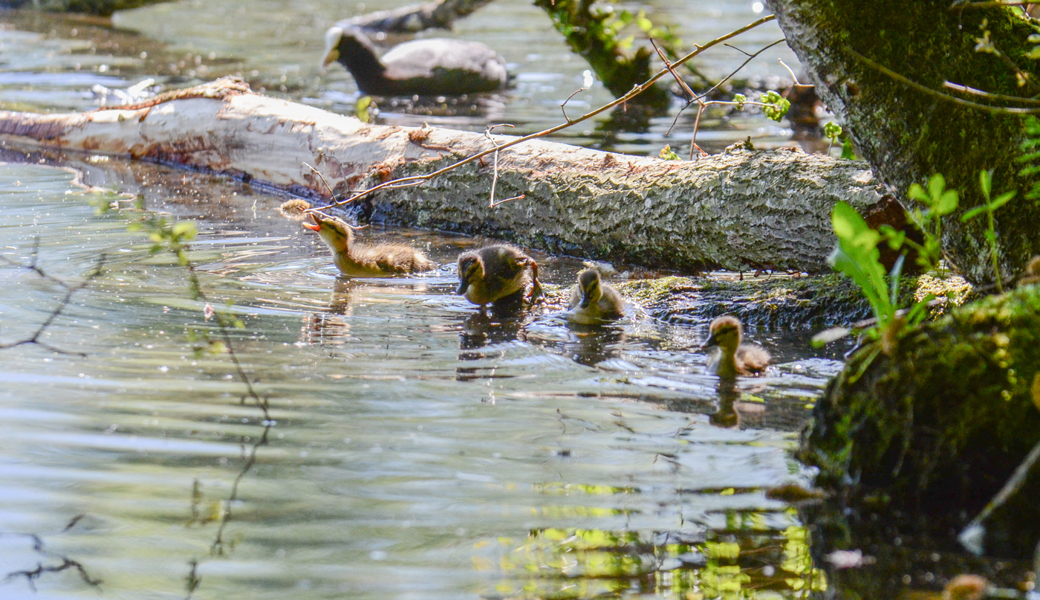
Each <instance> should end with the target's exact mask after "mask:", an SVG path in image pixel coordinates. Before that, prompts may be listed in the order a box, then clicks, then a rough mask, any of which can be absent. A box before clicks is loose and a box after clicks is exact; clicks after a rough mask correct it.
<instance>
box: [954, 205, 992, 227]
mask: <svg viewBox="0 0 1040 600" xmlns="http://www.w3.org/2000/svg"><path fill="white" fill-rule="evenodd" d="M988 210H989V205H988V204H983V205H982V206H976V207H975V208H973V209H971V210H969V211H968V212H966V213H964V214H963V215H961V222H962V223H967V222H968V221H970V220H972V219H974V218H975V217H977V216H979V215H981V214H982V213H984V212H987V211H988Z"/></svg>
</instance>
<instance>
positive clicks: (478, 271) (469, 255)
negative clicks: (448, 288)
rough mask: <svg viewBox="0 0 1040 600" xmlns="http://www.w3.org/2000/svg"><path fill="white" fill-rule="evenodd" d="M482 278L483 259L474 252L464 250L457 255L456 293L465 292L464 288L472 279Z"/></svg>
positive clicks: (467, 286)
mask: <svg viewBox="0 0 1040 600" xmlns="http://www.w3.org/2000/svg"><path fill="white" fill-rule="evenodd" d="M482 279H484V261H483V260H481V259H480V255H479V254H477V253H476V252H466V253H465V254H463V255H461V256H459V289H457V290H455V293H456V294H458V295H460V296H461V295H463V294H465V293H466V289H467V288H469V285H470V284H471V283H473V282H474V281H480V280H482Z"/></svg>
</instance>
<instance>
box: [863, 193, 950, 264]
mask: <svg viewBox="0 0 1040 600" xmlns="http://www.w3.org/2000/svg"><path fill="white" fill-rule="evenodd" d="M907 195H908V196H910V198H911V199H912V200H916V201H917V203H918V204H919V205H920V204H923V205H924V209H923V210H922V209H921V208H920V207H919V206H915V207H914V209H913V210H911V211H908V212H907V218H909V219H910V221H911V222H912V223H913V224H914V225H915V226H916V227H917V228H918V229H919V230H920V231H921V233H923V234H924V242H923V243H920V244H919V243H917V242H915V241H914V240H912V239H909V238H907V237H906V232H905V231H896V230H895V229H894V228H893V227H892V226H891V225H882V226H881V234H882V235H883V236H885V239H886V240H887V241H888V244H889V246H890V247H891V248H892V249H893V250H899V249H901V248H902V247H903V245H904V244H905V245H907V246H909V247H911V248H913V249H914V250H916V251H917V264H918V265H919V266H920V267H921V268H922V269H924V270H925V271H938V270H940V269H939V265H940V261H941V260H942V218H943V217H945V216H946V215H948V214H950V213H952V212H953V211H955V210H957V205H958V204H959V203H960V195H959V194H958V193H957V191H956V190H948V189H946V178H945V177H943V176H942V173H936V174H935V175H932V177H931V178H930V179H929V180H928V188H927V189H925V188H924V187H923V186H922V185H921V184H919V183H915V184H913V185H911V186H910V191H909V192H908V194H907Z"/></svg>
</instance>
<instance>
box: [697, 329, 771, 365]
mask: <svg viewBox="0 0 1040 600" xmlns="http://www.w3.org/2000/svg"><path fill="white" fill-rule="evenodd" d="M708 331H709V332H711V336H710V337H709V338H708V341H706V342H704V345H703V346H701V348H702V349H704V348H707V347H709V346H711V345H717V346H718V347H719V351H718V352H716V353H715V354H714V355H713V356H712V357H711V359H710V360H708V372H709V373H713V374H715V375H718V376H719V377H721V378H722V379H734V378H736V376H737V375H757V374H758V373H761V372H762V371H764V370H765V369H766V367H767V366H769V360H770V356H769V352H767V351H766V349H765V348H763V347H761V346H758V345H756V344H741V343H740V342H741V340H742V339H743V337H744V328H743V327H742V326H741V324H740V319H738V318H736V317H730V316H723V317H719V318H717V319H715V320H714V321H712V322H711V326H709V327H708Z"/></svg>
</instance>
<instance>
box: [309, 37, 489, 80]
mask: <svg viewBox="0 0 1040 600" xmlns="http://www.w3.org/2000/svg"><path fill="white" fill-rule="evenodd" d="M333 61H339V63H340V64H342V65H343V66H344V67H346V68H347V70H348V71H350V74H351V75H353V76H354V81H355V82H357V86H358V89H360V90H361V91H362V92H363V93H365V94H372V95H376V96H412V95H419V96H457V95H461V94H469V93H474V92H493V91H495V90H498V89H501V88H503V87H505V86H506V84H507V83H508V81H509V74H508V73H507V71H506V61H505V59H503V58H502V57H501V56H499V54H498V53H497V52H495V51H494V50H492V49H491V48H488V47H487V46H485V45H484V44H481V43H480V42H467V41H463V40H452V39H428V40H413V41H410V42H405V43H403V44H400V45H398V46H394V47H393V48H391V49H390V51H389V52H387V53H386V54H384V55H383V57H382V59H380V58H379V57H378V56H377V55H376V51H375V47H374V46H372V42H371V41H369V39H368V38H367V37H365V34H363V33H361V30H360V29H357V28H356V27H351V26H349V25H347V24H342V23H341V24H338V25H336V26H335V27H332V28H331V29H329V30H328V32H326V33H325V60H324V63H323V64H324V66H328V65H329V64H331V63H332V62H333Z"/></svg>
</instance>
